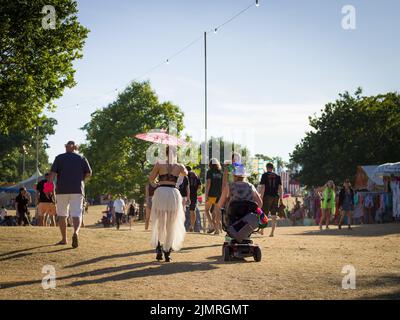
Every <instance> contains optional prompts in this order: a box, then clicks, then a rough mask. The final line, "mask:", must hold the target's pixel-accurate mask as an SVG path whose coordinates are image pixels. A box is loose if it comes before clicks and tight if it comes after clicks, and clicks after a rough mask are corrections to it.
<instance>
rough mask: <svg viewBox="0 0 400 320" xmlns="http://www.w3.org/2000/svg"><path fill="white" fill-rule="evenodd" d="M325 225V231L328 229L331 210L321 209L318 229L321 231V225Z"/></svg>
mask: <svg viewBox="0 0 400 320" xmlns="http://www.w3.org/2000/svg"><path fill="white" fill-rule="evenodd" d="M324 220H325V223H326V229H329V222H330V220H331V209H321V219H320V220H319V229H320V230H322V224H323V223H324Z"/></svg>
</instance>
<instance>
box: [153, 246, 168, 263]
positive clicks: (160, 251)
mask: <svg viewBox="0 0 400 320" xmlns="http://www.w3.org/2000/svg"><path fill="white" fill-rule="evenodd" d="M171 251H172V249H169V251H164V250H163V247H162V245H161V244H160V242H159V243H158V245H157V248H156V259H157V261H161V260H162V259H163V252H164V259H165V262H171V257H170V255H171Z"/></svg>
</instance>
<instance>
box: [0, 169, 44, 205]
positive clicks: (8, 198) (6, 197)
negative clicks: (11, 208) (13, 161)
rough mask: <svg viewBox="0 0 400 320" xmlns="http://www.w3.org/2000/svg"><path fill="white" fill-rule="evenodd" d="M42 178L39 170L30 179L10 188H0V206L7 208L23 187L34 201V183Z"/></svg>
mask: <svg viewBox="0 0 400 320" xmlns="http://www.w3.org/2000/svg"><path fill="white" fill-rule="evenodd" d="M43 178H44V176H43V175H42V174H41V173H40V171H39V170H37V172H35V173H34V174H33V175H32V176H31V177H30V178H28V179H26V180H23V181H20V182H18V183H17V184H15V185H13V186H10V187H3V188H0V205H2V206H7V205H9V204H10V203H11V202H12V200H13V199H15V197H16V196H17V194H18V192H19V189H20V188H22V187H25V188H26V189H27V191H28V192H29V193H30V194H31V196H32V199H35V197H34V194H35V188H36V182H37V181H40V180H42V179H43Z"/></svg>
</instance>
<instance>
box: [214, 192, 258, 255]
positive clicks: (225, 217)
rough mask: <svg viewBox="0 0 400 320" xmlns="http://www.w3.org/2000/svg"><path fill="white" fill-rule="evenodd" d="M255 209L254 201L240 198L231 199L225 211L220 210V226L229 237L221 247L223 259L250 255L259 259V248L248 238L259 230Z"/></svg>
mask: <svg viewBox="0 0 400 320" xmlns="http://www.w3.org/2000/svg"><path fill="white" fill-rule="evenodd" d="M257 209H258V206H257V204H256V203H255V202H253V201H248V200H241V201H231V202H230V203H229V206H228V209H227V210H226V212H225V211H224V210H222V228H223V229H224V231H226V233H227V236H228V237H230V238H231V240H229V241H225V242H224V245H223V248H222V255H223V257H224V261H230V260H232V258H244V257H251V256H252V257H254V260H255V261H257V262H258V261H261V249H260V247H259V246H258V245H255V244H253V241H252V240H251V239H250V236H251V234H253V233H255V232H257V231H258V230H259V219H258V215H257Z"/></svg>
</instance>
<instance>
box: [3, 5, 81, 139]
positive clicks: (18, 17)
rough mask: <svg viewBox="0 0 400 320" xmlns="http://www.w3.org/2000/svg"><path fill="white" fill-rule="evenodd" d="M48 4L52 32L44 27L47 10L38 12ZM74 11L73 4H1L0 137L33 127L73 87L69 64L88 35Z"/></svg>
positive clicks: (75, 8) (71, 63)
mask: <svg viewBox="0 0 400 320" xmlns="http://www.w3.org/2000/svg"><path fill="white" fill-rule="evenodd" d="M48 4H51V5H52V6H53V7H54V9H55V14H56V18H55V20H54V21H55V25H54V29H52V28H47V26H48V25H49V23H48V22H49V21H47V17H46V16H48V14H49V13H50V11H49V12H47V11H42V10H43V8H44V6H46V5H48ZM42 12H43V13H42ZM77 13H78V9H77V3H76V1H73V0H52V1H50V2H49V1H47V0H29V1H22V0H19V1H5V0H1V4H0V35H1V36H0V114H1V117H0V133H2V134H7V133H9V132H10V131H13V130H14V131H16V130H19V129H20V128H26V129H28V130H29V129H32V128H34V127H35V126H36V125H38V124H39V123H40V115H41V114H42V111H43V110H44V108H46V107H47V108H48V109H54V107H55V106H54V104H53V101H54V100H55V99H57V98H60V97H61V95H62V93H63V90H64V89H65V88H71V87H73V86H74V85H75V81H74V73H75V70H74V68H73V62H74V61H75V60H76V59H78V58H81V57H82V53H81V51H82V48H83V45H84V41H85V39H86V37H87V34H88V29H86V28H85V27H83V26H82V25H81V24H80V23H79V22H78V18H77ZM43 20H44V21H45V28H44V27H43V24H42V22H43ZM50 21H51V20H50ZM46 23H47V24H46Z"/></svg>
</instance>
